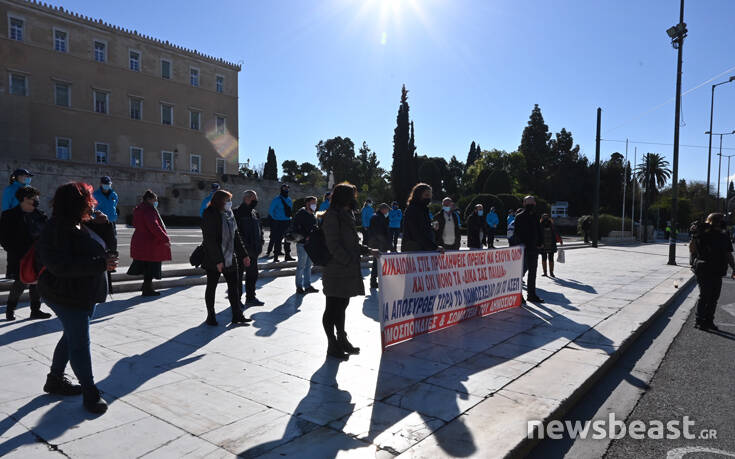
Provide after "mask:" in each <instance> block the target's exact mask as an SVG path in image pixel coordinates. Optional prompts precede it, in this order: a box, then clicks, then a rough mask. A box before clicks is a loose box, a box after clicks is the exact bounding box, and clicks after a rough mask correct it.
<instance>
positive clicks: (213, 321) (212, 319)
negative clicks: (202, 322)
mask: <svg viewBox="0 0 735 459" xmlns="http://www.w3.org/2000/svg"><path fill="white" fill-rule="evenodd" d="M206 323H207V325H212V326H217V325H219V324H218V323H217V316H216V315H215V314H214V308H211V309H210V308H207V321H206Z"/></svg>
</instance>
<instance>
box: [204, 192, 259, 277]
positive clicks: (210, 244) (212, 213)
mask: <svg viewBox="0 0 735 459" xmlns="http://www.w3.org/2000/svg"><path fill="white" fill-rule="evenodd" d="M234 238H235V259H236V263H237V264H236V265H235V266H236V267H237V266H239V265H240V263H241V262H242V259H243V258H245V257H247V256H248V251H247V249H245V245H244V244H243V243H242V239H241V238H240V231H238V229H237V225H235V234H234ZM202 247H203V248H204V258H203V260H202V268H204V269H206V270H207V271H216V270H217V265H218V264H219V263H224V262H225V257H224V255H223V254H222V214H221V213H220V212H219V211H218V210H216V209H215V208H214V207H212V206H209V207H207V208H206V210H205V211H204V213H203V214H202Z"/></svg>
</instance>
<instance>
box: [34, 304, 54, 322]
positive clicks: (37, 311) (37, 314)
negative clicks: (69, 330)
mask: <svg viewBox="0 0 735 459" xmlns="http://www.w3.org/2000/svg"><path fill="white" fill-rule="evenodd" d="M50 317H51V314H49V313H48V312H43V311H41V305H40V304H32V305H31V319H49V318H50Z"/></svg>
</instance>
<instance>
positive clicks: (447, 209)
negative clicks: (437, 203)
mask: <svg viewBox="0 0 735 459" xmlns="http://www.w3.org/2000/svg"><path fill="white" fill-rule="evenodd" d="M442 210H443V211H444V212H451V211H452V208H451V207H449V206H444V207H442Z"/></svg>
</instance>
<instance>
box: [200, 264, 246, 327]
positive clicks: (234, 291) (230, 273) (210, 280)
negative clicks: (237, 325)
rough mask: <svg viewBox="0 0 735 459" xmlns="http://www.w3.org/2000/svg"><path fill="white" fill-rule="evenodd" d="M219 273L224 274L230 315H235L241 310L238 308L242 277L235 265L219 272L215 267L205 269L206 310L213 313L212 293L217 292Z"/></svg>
mask: <svg viewBox="0 0 735 459" xmlns="http://www.w3.org/2000/svg"><path fill="white" fill-rule="evenodd" d="M220 274H222V275H224V276H225V280H226V281H227V298H228V299H229V300H230V308H232V317H237V316H238V315H240V313H241V312H242V311H241V310H240V297H241V296H242V277H241V275H240V274H239V273H238V269H237V266H233V267H231V268H225V270H224V271H223V272H221V273H220V272H219V271H217V270H216V269H215V270H207V288H206V290H204V303H205V304H206V305H207V312H208V313H209V314H214V294H215V293H216V292H217V283H219V276H220Z"/></svg>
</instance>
